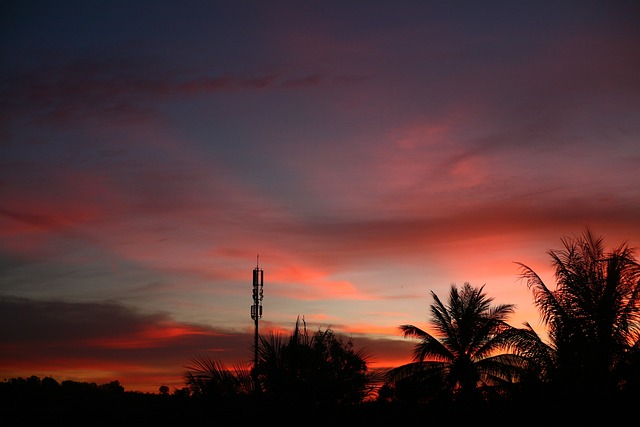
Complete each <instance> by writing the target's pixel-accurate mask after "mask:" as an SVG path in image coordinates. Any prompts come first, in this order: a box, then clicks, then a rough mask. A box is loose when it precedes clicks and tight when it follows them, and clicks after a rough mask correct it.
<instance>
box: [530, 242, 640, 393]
mask: <svg viewBox="0 0 640 427" xmlns="http://www.w3.org/2000/svg"><path fill="white" fill-rule="evenodd" d="M562 243H563V245H564V249H561V250H550V251H549V252H548V254H549V255H550V256H551V259H552V266H553V267H554V269H555V278H556V288H555V290H551V289H550V288H549V287H548V286H547V285H545V283H544V282H543V281H542V279H541V278H540V277H539V276H538V274H536V273H535V271H533V270H532V269H531V268H530V267H528V266H527V265H525V264H522V263H517V264H518V265H520V267H521V278H523V279H524V280H526V283H527V286H528V288H529V289H531V290H532V291H533V296H534V302H535V305H536V307H537V308H538V310H539V312H540V314H541V319H542V321H543V323H544V324H545V325H546V326H547V330H548V331H547V332H548V342H544V341H543V340H542V339H541V338H540V336H539V335H538V334H537V333H536V332H535V331H534V330H533V328H532V327H531V325H530V324H528V323H526V324H525V326H526V330H527V334H526V335H520V338H522V339H521V340H520V342H518V343H517V345H518V347H519V348H520V350H521V354H523V355H526V356H528V357H529V358H530V360H532V361H537V363H538V368H539V372H540V374H541V375H542V378H543V379H544V380H545V381H546V382H548V383H551V384H553V386H554V387H555V388H556V390H557V391H558V393H559V394H562V395H570V396H575V397H576V398H577V399H584V398H591V399H594V400H596V399H598V400H599V399H604V398H606V397H611V396H612V394H615V393H617V392H618V391H620V390H623V389H625V388H627V389H628V388H631V387H635V389H636V390H637V386H638V379H637V372H638V361H639V360H640V359H639V349H640V348H639V346H640V342H639V339H640V265H639V264H638V262H637V261H636V260H635V250H634V249H632V248H629V247H628V246H627V244H626V243H623V244H621V245H619V246H618V247H616V248H614V249H613V250H611V251H610V252H607V251H606V250H605V247H604V244H603V238H602V237H596V236H595V235H594V234H592V233H591V231H590V230H589V229H587V230H586V231H585V232H584V233H583V234H582V235H579V236H574V237H573V238H563V239H562Z"/></svg>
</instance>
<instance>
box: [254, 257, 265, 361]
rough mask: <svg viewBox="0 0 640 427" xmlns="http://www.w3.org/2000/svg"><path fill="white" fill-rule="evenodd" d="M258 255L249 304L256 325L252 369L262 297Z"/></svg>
mask: <svg viewBox="0 0 640 427" xmlns="http://www.w3.org/2000/svg"><path fill="white" fill-rule="evenodd" d="M259 261H260V255H257V256H256V268H254V269H253V305H252V306H251V318H252V319H253V321H254V322H255V325H256V333H255V337H254V343H253V349H254V352H255V353H254V354H255V356H254V365H253V367H254V369H255V368H256V366H258V319H260V318H261V317H262V298H263V293H262V292H263V290H262V288H263V285H264V272H263V271H262V269H261V268H260V267H259Z"/></svg>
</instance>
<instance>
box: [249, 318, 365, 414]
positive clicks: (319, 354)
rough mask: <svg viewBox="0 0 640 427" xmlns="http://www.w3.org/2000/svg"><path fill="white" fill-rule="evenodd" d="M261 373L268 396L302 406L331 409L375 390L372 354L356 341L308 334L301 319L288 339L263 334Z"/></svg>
mask: <svg viewBox="0 0 640 427" xmlns="http://www.w3.org/2000/svg"><path fill="white" fill-rule="evenodd" d="M260 340H261V346H260V349H259V358H258V365H257V366H256V368H255V369H256V373H257V375H258V379H259V383H260V384H261V387H262V391H263V393H264V396H265V398H266V399H268V400H269V401H271V402H274V403H276V404H280V403H282V404H286V405H289V406H298V407H323V408H326V407H331V406H338V405H339V406H345V405H351V404H356V403H360V402H362V401H363V399H364V398H365V397H366V396H367V394H368V393H369V392H371V390H372V380H373V375H372V374H370V373H369V372H368V371H367V355H366V353H365V352H364V350H362V349H360V350H355V349H354V346H353V342H352V341H351V340H350V339H348V340H345V339H344V338H343V337H342V336H338V335H336V334H334V333H333V331H332V330H331V329H326V330H324V331H323V330H320V329H319V330H318V331H316V332H315V333H314V334H313V335H309V334H308V332H307V329H306V324H305V323H304V320H302V327H301V320H300V318H298V319H297V321H296V325H295V328H294V330H293V333H292V334H291V335H290V336H289V338H288V339H285V338H284V337H283V336H282V335H279V334H269V335H267V336H266V337H263V336H261V337H260Z"/></svg>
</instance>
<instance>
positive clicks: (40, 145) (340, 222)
mask: <svg viewBox="0 0 640 427" xmlns="http://www.w3.org/2000/svg"><path fill="white" fill-rule="evenodd" d="M1 7H2V13H0V16H1V18H0V34H1V36H0V43H1V47H0V49H1V58H2V59H1V61H2V66H1V69H0V108H1V110H0V112H1V114H0V379H9V378H14V377H29V376H31V375H36V376H39V377H48V376H52V377H53V378H55V379H56V380H58V381H64V380H73V381H86V382H96V383H98V384H103V383H108V382H111V381H114V380H118V381H119V382H120V384H121V385H122V386H123V387H124V388H125V390H129V391H142V392H151V393H155V392H158V390H159V387H160V386H161V385H167V386H169V387H170V388H171V389H176V388H182V387H184V378H183V374H184V373H185V371H186V366H187V365H188V364H189V361H190V360H191V359H192V358H194V357H200V356H202V355H213V357H215V358H217V359H219V360H220V361H221V362H222V363H223V364H224V365H225V366H227V367H232V366H237V365H240V366H247V364H249V365H250V364H251V362H252V360H253V350H252V345H253V339H254V334H255V325H254V321H253V320H252V318H251V310H250V308H251V305H252V304H253V299H252V271H253V269H254V268H256V267H257V266H259V268H261V269H262V270H263V272H264V300H263V301H262V305H263V316H262V318H261V319H260V321H259V331H260V333H261V334H267V333H279V334H284V335H285V336H288V334H289V333H290V332H291V331H292V330H293V328H294V326H295V323H296V320H297V319H298V317H300V318H304V321H305V322H306V326H307V329H308V331H309V332H310V333H313V332H315V331H317V330H319V329H322V330H325V329H331V330H333V331H334V332H335V333H336V334H340V335H341V336H344V337H345V338H350V339H352V340H353V343H354V346H355V347H356V348H359V349H363V350H365V351H366V352H367V354H368V355H369V358H368V360H369V367H370V368H371V369H374V368H385V367H395V366H399V365H401V364H404V363H408V362H410V361H411V359H412V351H413V348H414V346H415V344H417V341H415V340H413V339H405V338H403V337H402V335H401V333H400V331H399V328H398V327H399V326H400V325H402V324H412V325H416V326H418V327H420V328H422V329H424V330H426V331H430V329H429V323H428V316H429V305H430V304H431V303H432V302H433V299H432V296H431V292H434V293H435V294H436V295H438V296H439V297H440V299H442V300H446V299H447V298H448V294H449V291H450V289H451V286H452V285H456V286H458V287H461V286H462V285H463V284H464V283H465V282H469V283H470V284H472V285H474V286H483V290H484V292H485V293H486V294H487V296H488V297H490V298H493V304H515V306H516V308H515V312H514V314H513V315H512V316H511V317H510V318H509V319H508V322H509V323H510V324H511V325H513V326H518V327H519V326H522V323H523V322H529V323H530V324H531V325H532V326H533V327H534V329H536V330H537V331H538V332H540V333H542V334H544V325H542V324H541V323H540V317H539V314H538V312H537V310H536V308H535V306H534V305H533V300H532V294H531V291H530V290H529V289H527V286H526V283H525V282H523V281H522V280H520V277H519V274H520V272H521V271H520V269H519V266H518V264H517V263H518V262H521V263H524V264H526V265H528V266H529V267H531V268H532V269H533V270H535V271H536V272H537V273H538V274H539V275H540V276H541V277H542V279H543V280H544V281H545V283H546V284H547V285H548V286H549V287H551V288H554V287H555V280H554V276H553V270H552V269H551V258H550V256H549V254H548V251H549V250H554V249H562V248H563V245H562V239H563V238H565V237H569V238H571V237H573V236H579V235H581V234H582V233H583V232H584V231H585V230H586V229H590V230H591V231H592V232H593V233H594V234H595V235H598V236H601V237H603V239H604V242H605V246H606V247H607V248H609V249H613V248H615V247H618V246H619V245H621V244H624V243H626V244H628V246H630V247H634V248H635V247H640V186H639V184H640V167H638V165H639V164H640V78H638V76H639V75H640V27H639V26H638V25H637V23H638V22H639V21H640V7H638V3H637V2H633V1H486V2H475V1H428V0H426V1H269V2H263V1H233V2H231V1H179V2H178V1H159V0H155V1H118V0H114V1H67V0H60V1H55V2H51V1H31V0H20V1H17V0H15V1H14V0H9V1H3V2H2V5H1Z"/></svg>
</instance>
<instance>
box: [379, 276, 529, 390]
mask: <svg viewBox="0 0 640 427" xmlns="http://www.w3.org/2000/svg"><path fill="white" fill-rule="evenodd" d="M483 289H484V285H483V286H481V287H473V286H471V285H470V284H469V283H468V282H466V283H464V285H463V286H462V289H461V291H460V292H459V291H458V288H457V286H456V285H455V284H454V285H452V286H451V290H450V293H449V301H448V304H446V305H445V304H444V303H443V302H442V301H441V300H440V299H439V298H438V296H437V295H436V294H435V293H434V292H433V291H432V292H431V295H432V297H433V300H434V303H433V304H431V306H430V312H431V316H430V321H431V325H432V326H433V328H434V330H435V332H436V336H434V335H431V334H430V333H428V332H425V331H423V330H422V329H420V328H418V327H416V326H413V325H401V326H400V330H401V331H402V332H403V334H404V337H405V338H406V337H415V338H420V340H421V341H420V343H418V344H417V345H416V347H415V349H414V358H413V360H414V361H413V362H412V363H409V364H406V365H403V366H400V367H397V368H394V369H392V370H390V371H389V372H388V373H387V382H388V384H394V383H395V384H397V383H399V382H402V381H406V380H410V381H413V382H414V383H415V382H417V383H418V384H421V385H422V386H424V387H426V389H429V390H431V391H432V392H434V391H437V393H439V394H440V395H441V396H445V397H447V398H454V400H455V401H457V402H477V401H478V399H479V398H480V397H481V394H480V391H481V389H480V387H482V388H486V389H487V390H488V389H489V388H490V387H495V386H498V385H505V384H510V383H512V382H513V381H515V380H517V379H518V378H519V376H520V375H521V374H522V372H523V369H524V367H525V366H526V363H525V362H526V360H525V359H524V358H522V357H520V356H518V355H515V354H509V353H499V352H500V351H501V350H503V349H508V348H509V343H510V342H511V340H512V339H513V335H514V334H518V333H519V330H518V329H516V328H514V327H512V326H510V325H508V324H507V323H506V319H507V317H508V316H509V315H511V314H512V313H513V311H514V309H515V306H514V305H513V304H501V305H496V306H491V303H492V302H493V298H488V297H487V296H486V294H484V293H483ZM432 397H433V396H432Z"/></svg>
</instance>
